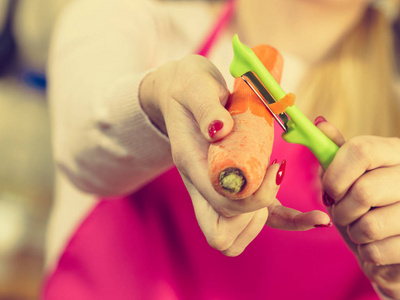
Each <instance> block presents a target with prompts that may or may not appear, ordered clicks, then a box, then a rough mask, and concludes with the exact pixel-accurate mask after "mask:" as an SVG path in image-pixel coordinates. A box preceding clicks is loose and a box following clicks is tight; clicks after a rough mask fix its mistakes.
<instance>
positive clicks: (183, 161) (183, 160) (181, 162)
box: [172, 149, 190, 176]
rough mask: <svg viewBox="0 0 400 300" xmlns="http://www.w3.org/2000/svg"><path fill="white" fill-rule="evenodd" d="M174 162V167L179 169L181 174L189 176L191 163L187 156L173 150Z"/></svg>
mask: <svg viewBox="0 0 400 300" xmlns="http://www.w3.org/2000/svg"><path fill="white" fill-rule="evenodd" d="M172 161H173V163H174V165H175V166H176V167H177V169H178V170H179V172H181V173H182V174H183V175H185V176H188V172H187V171H186V170H187V166H188V165H189V163H190V161H189V159H188V157H187V155H184V153H182V151H177V150H174V149H172Z"/></svg>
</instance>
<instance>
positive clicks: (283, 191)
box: [42, 1, 378, 300]
mask: <svg viewBox="0 0 400 300" xmlns="http://www.w3.org/2000/svg"><path fill="white" fill-rule="evenodd" d="M232 10H233V2H232V1H228V3H227V7H226V10H225V11H224V12H223V14H222V15H221V17H220V18H219V21H218V23H217V25H216V26H215V28H214V30H213V32H212V33H211V34H210V36H209V39H208V40H207V41H205V42H204V44H203V47H202V48H201V50H199V53H200V54H203V55H205V54H206V53H207V52H208V50H209V48H210V46H211V44H212V41H213V40H214V39H215V38H216V37H217V35H218V33H219V32H220V30H221V28H223V26H224V24H225V23H226V22H227V20H229V16H230V14H231V13H232ZM276 127H277V126H276ZM280 134H281V132H280V129H279V128H276V129H275V135H276V138H275V145H274V151H273V153H272V156H271V158H272V159H275V158H277V159H278V161H281V160H282V159H286V160H287V162H288V165H287V169H286V174H285V179H284V181H283V183H282V185H281V188H280V191H279V194H278V198H279V199H280V200H281V202H282V203H283V204H284V205H286V206H289V207H293V208H296V209H298V210H301V211H309V210H313V209H320V210H324V209H325V208H324V207H323V205H322V203H321V191H320V185H319V180H318V177H317V173H318V172H317V170H318V162H317V161H316V160H315V158H314V157H313V156H312V154H311V153H310V152H309V151H308V150H307V149H305V148H304V147H302V146H298V145H292V144H287V143H285V142H284V141H283V140H282V139H281V138H279V135H280ZM42 299H46V300H55V299H56V300H88V299H96V300H102V299H118V300H122V299H144V300H145V299H149V300H153V299H162V300H170V299H171V300H172V299H182V300H191V299H193V300H196V299H199V300H213V299H215V300H217V299H218V300H228V299H229V300H235V299H238V300H243V299H273V300H276V299H278V300H281V299H283V300H285V299H308V300H313V299H316V300H317V299H318V300H321V299H325V300H328V299H332V300H346V299H348V300H369V299H378V297H377V296H376V294H375V293H374V291H373V289H372V287H371V284H370V282H369V281H368V280H367V278H366V277H365V276H364V274H363V273H362V272H361V271H360V269H359V266H358V264H357V261H356V259H355V258H354V256H353V255H352V254H351V252H350V251H349V250H348V249H347V247H346V245H345V244H344V242H343V241H342V239H341V237H340V236H339V234H338V233H337V231H336V230H335V229H334V228H317V229H314V230H310V231H307V232H286V231H280V230H274V229H271V228H267V227H265V228H264V229H263V230H262V232H261V233H260V234H259V236H258V237H257V238H256V239H255V240H254V241H253V243H252V244H250V246H249V247H248V248H247V249H246V250H245V252H244V253H243V254H241V255H240V256H238V257H235V258H230V257H225V256H224V255H222V254H221V253H220V252H218V251H216V250H214V249H212V248H211V247H210V246H209V245H208V244H207V241H206V239H205V237H204V236H203V234H202V232H201V230H200V228H199V226H198V224H197V221H196V218H195V215H194V212H193V207H192V204H191V200H190V197H189V195H188V193H187V191H186V189H185V187H184V185H183V183H182V180H181V178H180V176H179V173H178V172H177V170H176V169H175V168H174V169H172V170H170V171H168V172H166V173H165V174H163V175H161V176H160V177H158V178H157V179H156V180H154V181H153V182H151V183H150V184H148V185H147V186H145V187H143V188H142V189H141V190H139V191H138V192H136V193H134V194H133V195H130V196H127V197H124V198H120V199H113V200H100V201H99V203H98V205H97V206H96V207H95V208H94V209H93V211H92V212H91V213H90V215H88V217H87V218H86V219H85V220H84V222H83V223H82V224H81V225H80V227H79V228H78V229H77V231H76V232H75V234H74V236H73V237H72V238H71V240H70V241H69V243H68V245H67V247H66V249H65V251H64V253H63V255H62V256H61V258H60V260H59V262H58V265H57V268H56V269H55V270H54V272H53V273H52V274H49V276H48V277H47V278H46V280H45V282H44V285H43V290H42Z"/></svg>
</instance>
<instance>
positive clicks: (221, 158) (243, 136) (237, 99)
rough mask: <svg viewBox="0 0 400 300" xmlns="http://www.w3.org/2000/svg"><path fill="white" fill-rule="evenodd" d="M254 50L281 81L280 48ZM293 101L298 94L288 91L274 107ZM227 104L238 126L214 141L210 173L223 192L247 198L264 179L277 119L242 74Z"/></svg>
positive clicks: (276, 110) (211, 150)
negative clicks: (278, 49)
mask: <svg viewBox="0 0 400 300" xmlns="http://www.w3.org/2000/svg"><path fill="white" fill-rule="evenodd" d="M252 50H253V51H254V53H255V54H256V55H257V56H258V58H259V59H260V60H261V62H262V63H263V64H264V66H265V67H266V68H267V69H268V71H269V72H270V73H271V75H272V76H273V77H274V78H275V80H276V81H277V82H280V79H281V75H282V68H283V58H282V56H281V55H280V54H279V52H278V51H277V50H276V49H274V48H272V47H270V46H267V45H261V46H257V47H254V48H253V49H252ZM293 96H294V95H293ZM293 102H294V97H292V96H291V95H290V94H288V95H286V96H285V97H284V98H283V99H282V101H278V102H277V103H275V104H273V105H275V107H274V110H273V111H274V112H277V113H280V112H282V110H283V111H284V110H285V109H286V108H287V106H291V105H293ZM226 108H227V110H228V111H229V112H230V113H231V115H232V118H233V120H234V126H233V129H232V132H231V133H230V134H229V135H228V136H226V137H225V138H223V139H221V140H219V141H217V142H214V143H211V145H210V148H209V153H208V170H209V177H210V180H211V183H212V185H213V187H214V188H215V190H216V191H217V192H218V193H220V194H221V195H223V196H225V197H228V198H230V199H243V198H246V197H248V196H250V195H252V194H253V193H254V192H255V191H256V190H257V189H258V188H259V187H260V185H261V183H262V181H263V179H264V175H265V172H266V169H267V165H268V163H269V159H270V155H271V151H272V146H273V141H274V122H273V117H272V115H271V114H270V113H269V111H268V110H267V108H266V107H265V106H264V104H263V103H262V102H261V101H260V99H258V97H257V96H256V94H255V93H254V92H253V91H252V90H251V89H250V88H249V87H248V86H247V84H246V83H245V82H244V81H243V80H242V79H241V78H237V79H236V80H235V84H234V88H233V92H232V94H231V95H230V96H229V99H228V102H227V105H226Z"/></svg>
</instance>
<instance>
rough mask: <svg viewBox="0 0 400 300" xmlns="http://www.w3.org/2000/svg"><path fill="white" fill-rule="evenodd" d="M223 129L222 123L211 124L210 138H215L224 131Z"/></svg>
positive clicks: (209, 128)
mask: <svg viewBox="0 0 400 300" xmlns="http://www.w3.org/2000/svg"><path fill="white" fill-rule="evenodd" d="M222 127H224V123H222V122H221V121H219V120H216V121H212V122H211V123H210V126H208V135H209V136H210V138H213V137H214V136H215V134H216V133H217V132H218V131H220V130H221V129H222Z"/></svg>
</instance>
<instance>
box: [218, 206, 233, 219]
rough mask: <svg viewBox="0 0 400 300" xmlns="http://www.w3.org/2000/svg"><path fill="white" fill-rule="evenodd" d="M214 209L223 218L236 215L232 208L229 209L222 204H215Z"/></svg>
mask: <svg viewBox="0 0 400 300" xmlns="http://www.w3.org/2000/svg"><path fill="white" fill-rule="evenodd" d="M214 209H215V211H216V212H217V213H218V214H219V215H221V216H223V217H225V218H232V217H234V216H236V215H237V213H235V212H234V211H233V210H232V209H229V208H227V207H225V206H223V205H219V206H216V207H214Z"/></svg>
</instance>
